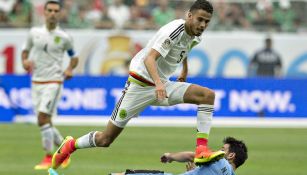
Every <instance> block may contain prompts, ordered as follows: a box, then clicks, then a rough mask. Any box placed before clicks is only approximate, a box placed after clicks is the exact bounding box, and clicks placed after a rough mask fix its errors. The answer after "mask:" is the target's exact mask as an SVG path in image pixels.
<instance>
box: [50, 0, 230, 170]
mask: <svg viewBox="0 0 307 175" xmlns="http://www.w3.org/2000/svg"><path fill="white" fill-rule="evenodd" d="M212 13H213V7H212V5H211V3H210V2H208V1H207V0H197V1H195V2H194V4H193V5H192V6H191V8H190V10H189V13H188V15H187V17H186V20H183V19H178V20H174V21H172V22H170V23H168V24H166V25H165V26H163V27H161V28H160V30H159V31H158V32H157V33H156V34H155V35H154V36H153V37H152V39H151V40H150V41H149V42H148V44H147V45H146V47H145V48H144V49H142V50H141V51H140V52H139V53H138V54H137V55H136V56H135V57H134V58H133V59H132V61H131V64H130V73H129V74H130V76H129V79H128V82H127V84H126V88H125V90H124V91H123V95H122V97H121V98H120V100H119V101H118V103H117V105H116V107H115V109H114V111H113V113H112V117H111V119H110V121H109V123H108V125H107V127H106V129H105V130H104V131H103V132H101V131H92V132H90V133H88V134H86V135H84V136H82V137H80V138H78V139H74V138H73V137H71V136H68V137H66V138H65V140H64V142H63V143H62V145H61V146H60V148H59V149H58V150H57V152H55V153H54V155H53V158H52V167H53V168H55V169H56V168H57V167H58V166H60V165H61V163H62V162H63V161H64V160H65V159H66V158H67V157H69V156H70V155H71V154H72V153H73V152H74V151H75V150H77V149H83V148H91V147H109V146H110V144H111V143H112V142H113V141H114V140H115V139H116V137H117V136H118V135H119V134H120V133H121V132H122V131H123V129H124V127H125V126H126V124H127V123H128V121H129V120H130V119H131V118H134V117H137V116H138V115H139V113H140V112H142V111H143V110H144V108H146V107H148V106H149V105H160V106H163V105H164V106H170V105H176V104H180V103H191V104H196V105H198V111H197V130H198V132H197V134H196V144H197V146H196V154H195V159H194V161H195V162H196V163H206V162H210V161H212V160H213V159H216V158H220V157H223V156H224V154H225V153H224V152H223V151H216V152H213V151H211V150H210V149H208V147H207V142H208V136H209V132H210V128H211V122H212V115H213V107H214V106H213V105H214V98H215V93H214V92H213V91H212V90H210V89H208V88H206V87H202V86H199V85H195V84H190V83H187V82H185V80H186V77H187V73H188V65H187V54H188V52H189V51H190V50H191V49H192V48H193V46H195V45H196V44H198V43H199V42H200V39H201V35H202V33H203V31H204V30H205V29H206V27H207V26H208V24H209V22H210V19H211V17H212ZM180 65H183V70H182V73H181V75H180V76H179V77H178V80H179V81H177V82H174V81H170V80H169V77H170V76H171V75H172V74H173V73H174V72H175V70H176V69H177V68H178V67H180ZM179 140H180V138H179Z"/></svg>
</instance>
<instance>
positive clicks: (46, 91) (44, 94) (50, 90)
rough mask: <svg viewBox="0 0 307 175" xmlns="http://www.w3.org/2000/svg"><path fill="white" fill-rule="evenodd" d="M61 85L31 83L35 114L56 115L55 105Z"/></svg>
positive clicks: (59, 95)
mask: <svg viewBox="0 0 307 175" xmlns="http://www.w3.org/2000/svg"><path fill="white" fill-rule="evenodd" d="M62 87H63V85H62V84H60V83H46V84H36V83H32V99H33V105H34V110H35V113H36V114H38V113H39V112H43V113H46V114H49V115H56V114H57V103H58V101H59V99H60V97H61V91H62Z"/></svg>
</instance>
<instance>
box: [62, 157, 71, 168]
mask: <svg viewBox="0 0 307 175" xmlns="http://www.w3.org/2000/svg"><path fill="white" fill-rule="evenodd" d="M70 162H71V159H70V157H68V158H67V159H65V160H64V162H63V163H62V164H61V168H63V169H65V168H67V167H68V166H69V164H70Z"/></svg>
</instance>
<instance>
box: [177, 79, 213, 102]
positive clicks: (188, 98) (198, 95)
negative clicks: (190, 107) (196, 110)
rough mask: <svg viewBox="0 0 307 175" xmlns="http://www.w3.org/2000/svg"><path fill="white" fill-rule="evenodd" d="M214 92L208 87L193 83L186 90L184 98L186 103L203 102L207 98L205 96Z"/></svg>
mask: <svg viewBox="0 0 307 175" xmlns="http://www.w3.org/2000/svg"><path fill="white" fill-rule="evenodd" d="M212 92H213V91H212V90H211V89H209V88H207V87H202V86H200V85H197V84H192V85H191V86H189V88H188V89H187V90H186V92H185V94H184V97H183V100H184V103H192V104H200V103H203V102H204V101H205V100H206V99H205V98H206V97H207V96H208V94H211V93H212Z"/></svg>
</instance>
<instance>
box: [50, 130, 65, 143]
mask: <svg viewBox="0 0 307 175" xmlns="http://www.w3.org/2000/svg"><path fill="white" fill-rule="evenodd" d="M52 131H53V137H54V144H55V145H57V146H60V145H61V143H62V141H63V136H62V135H61V133H60V132H59V130H58V129H57V128H56V127H52Z"/></svg>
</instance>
